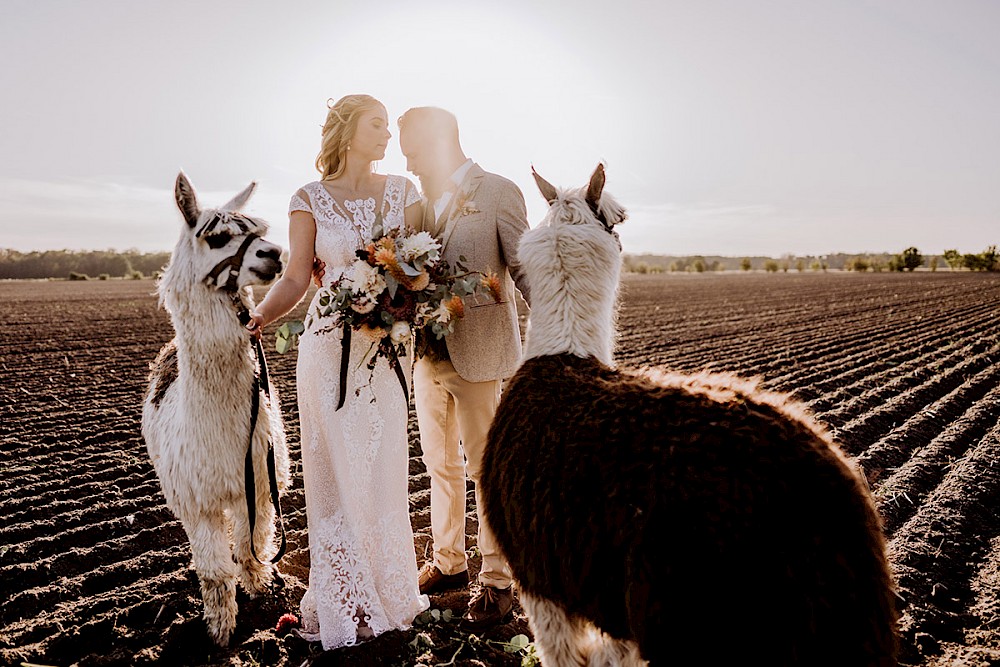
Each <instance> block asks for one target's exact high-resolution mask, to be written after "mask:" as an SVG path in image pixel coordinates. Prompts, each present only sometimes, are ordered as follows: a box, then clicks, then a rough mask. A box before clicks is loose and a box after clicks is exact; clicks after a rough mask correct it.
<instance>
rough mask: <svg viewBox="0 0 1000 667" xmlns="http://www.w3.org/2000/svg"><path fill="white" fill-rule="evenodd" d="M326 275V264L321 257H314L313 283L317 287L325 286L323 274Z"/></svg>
mask: <svg viewBox="0 0 1000 667" xmlns="http://www.w3.org/2000/svg"><path fill="white" fill-rule="evenodd" d="M324 273H326V264H324V263H323V261H322V260H321V259H320V258H319V257H313V272H312V276H313V282H314V283H316V287H322V286H323V274H324Z"/></svg>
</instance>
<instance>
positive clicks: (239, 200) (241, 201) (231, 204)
mask: <svg viewBox="0 0 1000 667" xmlns="http://www.w3.org/2000/svg"><path fill="white" fill-rule="evenodd" d="M256 189H257V181H251V183H250V185H248V186H246V187H245V188H243V191H242V192H241V193H239V194H238V195H236V196H235V197H233V198H232V199H230V200H229V201H228V202H226V203H225V204H224V205H223V206H220V207H219V210H220V211H231V212H232V213H238V212H239V210H240V209H242V208H243V206H244V205H245V204H246V203H247V200H248V199H250V197H251V196H252V195H253V193H254V190H256Z"/></svg>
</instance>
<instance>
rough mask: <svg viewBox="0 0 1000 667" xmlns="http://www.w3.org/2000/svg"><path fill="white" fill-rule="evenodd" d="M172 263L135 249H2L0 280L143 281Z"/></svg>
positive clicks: (167, 255) (167, 257)
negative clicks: (100, 279) (28, 250)
mask: <svg viewBox="0 0 1000 667" xmlns="http://www.w3.org/2000/svg"><path fill="white" fill-rule="evenodd" d="M169 260H170V253H169V252H147V253H142V252H139V251H138V250H134V249H130V250H124V251H118V250H82V251H81V250H45V251H34V252H19V251H17V250H10V249H7V248H0V279H10V278H72V279H74V280H85V279H87V278H98V277H104V278H106V277H124V278H141V277H144V276H152V275H154V274H156V273H157V272H159V271H162V270H163V267H164V266H166V264H167V262H168V261H169Z"/></svg>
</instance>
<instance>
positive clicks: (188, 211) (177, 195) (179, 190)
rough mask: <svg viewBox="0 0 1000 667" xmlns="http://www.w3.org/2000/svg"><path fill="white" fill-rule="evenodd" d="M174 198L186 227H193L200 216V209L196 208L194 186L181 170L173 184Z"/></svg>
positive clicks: (196, 201) (196, 200)
mask: <svg viewBox="0 0 1000 667" xmlns="http://www.w3.org/2000/svg"><path fill="white" fill-rule="evenodd" d="M174 199H175V200H176V201H177V208H179V209H180V210H181V215H183V216H184V221H185V222H186V223H187V224H188V227H194V226H195V224H196V223H197V222H198V218H199V216H201V209H199V208H198V196H197V195H196V194H195V192H194V187H193V186H192V185H191V181H189V180H188V177H187V176H185V175H184V172H183V171H182V172H180V173H179V174H177V182H176V183H175V184H174Z"/></svg>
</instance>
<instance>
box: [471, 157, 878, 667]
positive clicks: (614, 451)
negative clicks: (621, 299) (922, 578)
mask: <svg viewBox="0 0 1000 667" xmlns="http://www.w3.org/2000/svg"><path fill="white" fill-rule="evenodd" d="M536 180H537V181H538V183H539V187H540V189H541V190H542V194H543V195H544V196H545V197H546V199H548V201H549V203H550V209H549V214H548V216H547V217H546V219H545V220H544V221H543V223H542V225H540V226H539V227H538V228H536V229H533V230H531V231H529V232H527V233H526V234H525V235H524V237H523V239H522V241H521V247H520V255H519V259H520V261H521V262H522V263H523V265H524V266H525V269H526V271H527V273H528V277H529V280H530V282H531V290H532V310H531V317H530V323H529V333H528V341H527V351H526V360H525V361H524V362H523V364H522V366H521V368H520V369H519V370H518V371H517V373H516V375H515V376H514V377H513V378H512V379H511V381H510V383H509V384H508V385H507V387H506V388H505V390H504V395H503V398H502V400H501V403H500V407H499V410H498V412H497V414H496V417H495V419H494V422H493V427H492V429H491V431H490V435H489V442H488V444H487V448H486V452H485V456H484V461H483V477H482V486H483V502H484V509H485V517H486V520H487V522H488V523H489V524H490V526H491V528H492V529H493V531H494V532H495V533H496V536H497V539H498V541H499V543H500V545H501V548H502V549H503V551H504V553H505V555H506V556H507V558H508V560H509V562H510V566H511V569H512V570H513V573H514V576H515V578H516V579H517V582H518V589H519V595H520V599H521V603H522V606H523V607H524V609H525V611H526V612H527V614H528V616H529V622H530V625H531V628H532V632H533V633H534V636H535V641H536V645H537V647H538V650H539V653H540V655H541V657H542V662H543V664H544V665H547V666H552V665H559V666H562V665H587V664H591V665H596V664H606V665H614V664H642V663H643V662H645V661H648V663H649V664H678V665H696V664H697V665H704V664H718V665H739V664H766V665H801V666H805V665H810V666H815V665H829V666H831V667H832V666H834V665H837V666H838V667H839V666H845V665H851V666H859V665H879V666H891V665H895V664H896V652H897V639H896V628H895V625H896V611H895V605H894V594H893V581H892V577H891V573H890V570H889V566H888V562H887V560H886V555H885V541H884V537H883V533H882V528H881V522H880V518H879V516H878V514H877V512H876V510H875V506H874V504H873V502H872V499H871V496H870V493H869V491H868V489H867V486H866V484H865V481H864V479H863V477H862V476H861V475H860V474H859V473H858V472H857V470H856V469H855V467H854V466H853V465H852V463H851V462H850V461H849V460H848V459H847V458H846V457H845V456H844V455H843V454H842V453H841V452H840V450H839V448H838V447H837V445H836V444H835V443H834V442H833V441H832V439H831V438H830V436H829V434H828V433H826V431H824V429H823V428H822V427H821V426H820V425H819V424H818V423H817V422H816V421H814V420H813V419H812V418H811V417H810V416H809V415H808V414H807V412H806V410H805V409H804V408H803V407H802V406H801V405H799V404H797V403H795V402H793V401H791V400H789V399H788V398H787V397H785V396H783V395H779V394H775V393H771V392H766V391H763V390H761V389H759V388H758V387H757V386H756V385H755V384H753V383H751V382H747V381H744V380H740V379H738V378H735V377H732V376H729V375H718V374H716V375H709V374H702V375H696V376H682V375H677V374H667V373H661V372H655V371H647V372H634V373H625V372H621V371H618V370H615V369H614V368H613V367H612V360H611V350H612V345H613V332H614V310H615V301H616V292H617V285H618V274H619V266H620V247H619V244H618V242H617V237H616V235H615V234H614V231H613V225H615V224H617V223H619V222H621V221H622V220H624V211H623V209H622V208H621V207H620V206H619V205H618V204H617V203H615V202H614V200H613V199H611V198H610V197H609V196H607V195H603V192H602V191H603V184H604V172H603V168H601V167H598V170H597V171H595V173H594V176H593V177H592V179H591V182H590V184H589V185H588V186H587V187H585V188H581V189H579V190H569V191H558V190H556V189H555V188H553V187H552V186H551V185H549V184H548V183H547V182H545V181H544V180H543V179H541V177H539V176H537V175H536Z"/></svg>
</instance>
